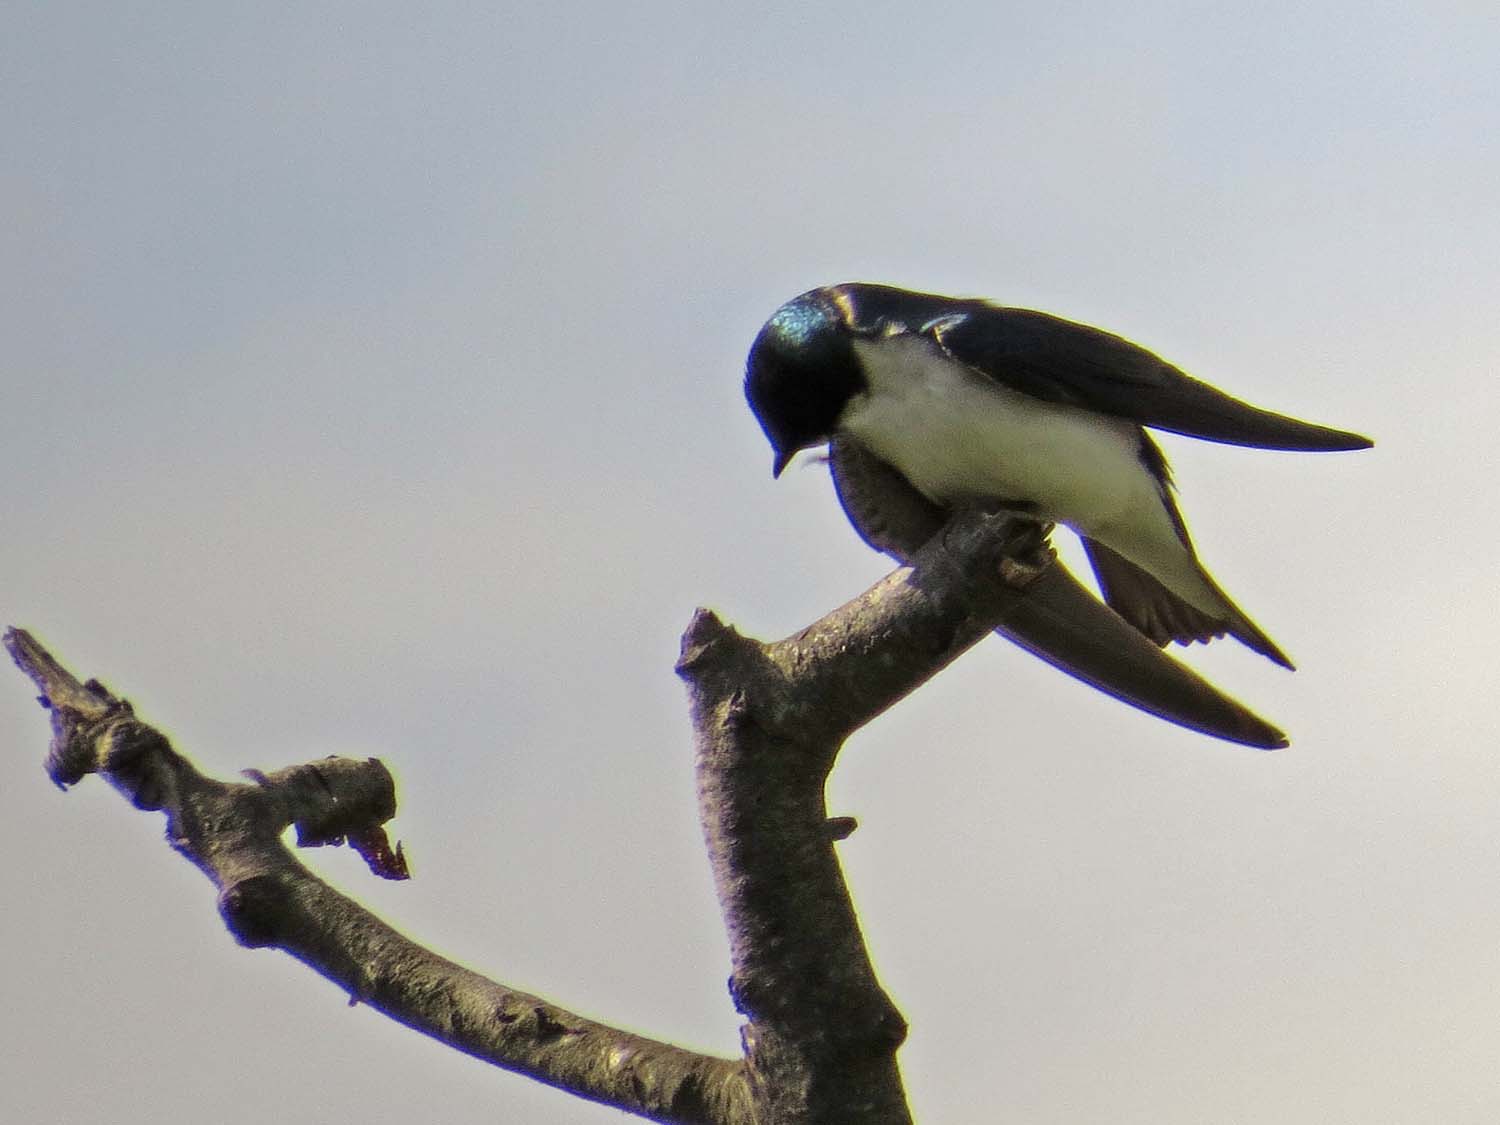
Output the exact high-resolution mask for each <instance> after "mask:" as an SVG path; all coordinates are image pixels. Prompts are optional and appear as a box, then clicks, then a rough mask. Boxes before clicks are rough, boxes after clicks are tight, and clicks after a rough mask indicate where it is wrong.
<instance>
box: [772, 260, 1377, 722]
mask: <svg viewBox="0 0 1500 1125" xmlns="http://www.w3.org/2000/svg"><path fill="white" fill-rule="evenodd" d="M745 394H746V397H747V398H748V399H749V402H750V406H751V409H752V410H753V411H754V413H755V416H756V418H757V419H758V420H759V422H760V424H761V428H762V429H763V430H764V431H765V433H766V436H767V438H769V439H770V442H771V446H772V449H773V450H774V453H775V462H774V466H773V472H774V474H775V475H777V476H779V475H780V474H781V472H782V470H784V469H785V468H786V466H787V464H788V463H789V462H790V461H791V459H792V457H793V456H794V455H795V454H796V453H797V452H798V451H800V450H802V449H806V448H808V447H811V446H815V445H820V444H822V443H824V442H832V443H833V444H832V449H831V461H832V466H833V472H834V483H835V486H836V487H837V488H838V491H839V496H840V500H841V502H842V503H843V505H844V509H845V511H846V513H848V515H849V517H850V520H851V522H852V523H853V524H854V525H855V528H856V530H858V531H859V532H860V534H861V536H862V537H863V538H865V539H866V541H867V542H870V543H871V544H872V545H873V546H875V547H877V548H878V549H880V550H884V551H887V552H889V553H891V554H893V555H895V556H896V557H898V558H902V559H904V558H906V557H907V556H909V555H910V554H912V553H913V552H914V551H915V550H916V549H917V547H920V546H921V544H922V542H924V541H925V539H926V538H927V537H928V536H930V535H931V533H932V532H933V531H935V530H936V529H937V528H938V527H940V526H941V525H942V522H943V521H944V520H945V519H946V518H947V515H948V514H950V513H951V512H952V511H953V510H954V509H956V508H959V507H962V506H966V505H981V506H984V507H992V508H1002V509H1009V510H1014V511H1021V512H1025V513H1028V514H1031V515H1033V516H1034V517H1035V518H1037V519H1038V520H1044V521H1050V522H1056V523H1062V524H1065V525H1066V526H1068V527H1070V528H1072V529H1073V530H1074V531H1076V532H1077V533H1078V534H1079V536H1081V537H1082V539H1083V544H1084V548H1085V551H1086V552H1087V554H1088V557H1089V561H1090V563H1091V564H1092V566H1093V568H1094V572H1095V575H1096V576H1097V578H1098V581H1099V586H1100V590H1101V592H1102V594H1103V597H1104V601H1105V603H1107V604H1108V606H1109V607H1110V609H1112V610H1113V611H1114V612H1115V613H1117V614H1119V616H1120V617H1121V618H1123V619H1124V621H1125V622H1128V623H1129V625H1130V626H1132V627H1133V628H1134V629H1135V630H1138V631H1139V632H1140V633H1141V634H1143V635H1144V636H1145V637H1146V638H1149V640H1150V641H1152V642H1154V643H1155V645H1165V644H1166V643H1167V642H1168V641H1174V640H1175V641H1179V642H1181V643H1188V642H1191V641H1206V640H1208V639H1209V638H1211V637H1216V636H1223V635H1224V634H1226V633H1228V634H1229V635H1231V636H1233V637H1235V638H1237V639H1238V640H1240V641H1241V642H1243V643H1244V644H1245V645H1247V646H1248V647H1250V648H1251V649H1253V650H1254V651H1256V652H1259V653H1262V654H1263V655H1265V656H1267V657H1268V658H1270V659H1271V660H1273V661H1275V662H1276V663H1278V664H1281V665H1283V666H1285V667H1287V668H1290V667H1292V664H1291V661H1290V660H1288V659H1287V657H1286V655H1285V654H1284V653H1283V652H1282V651H1281V650H1280V649H1279V648H1278V647H1277V646H1276V644H1275V643H1274V642H1273V641H1272V640H1271V639H1270V637H1268V636H1267V635H1266V634H1265V633H1264V632H1263V631H1262V630H1261V629H1260V628H1259V627H1258V626H1256V625H1255V624H1254V623H1253V622H1252V621H1251V620H1250V619H1249V618H1248V617H1247V616H1246V615H1245V614H1244V613H1243V612H1242V611H1241V610H1240V609H1239V607H1237V606H1236V605H1235V604H1234V603H1233V602H1232V601H1231V600H1230V599H1229V597H1228V596H1227V595H1226V594H1225V593H1224V591H1223V590H1221V589H1220V588H1219V586H1218V584H1217V583H1215V582H1214V580H1213V579H1212V578H1211V577H1210V576H1209V574H1208V572H1207V571H1206V570H1205V569H1204V568H1203V565H1202V564H1201V563H1200V562H1199V561H1198V557H1197V554H1196V552H1195V551H1194V550H1193V546H1192V542H1191V540H1190V539H1189V537H1188V532H1187V527H1186V525H1185V524H1184V523H1183V519H1182V515H1181V513H1180V512H1179V511H1178V509H1177V504H1176V501H1175V500H1174V499H1173V496H1172V483H1171V477H1170V474H1169V472H1168V469H1167V462H1166V458H1165V457H1164V456H1163V455H1162V452H1161V450H1160V449H1159V448H1158V447H1157V446H1156V444H1155V442H1153V441H1152V440H1151V438H1150V436H1149V435H1148V434H1147V433H1146V430H1145V429H1144V428H1143V427H1146V426H1150V427H1153V428H1156V429H1162V430H1168V431H1171V432H1175V433H1180V434H1186V435H1189V436H1192V437H1198V438H1203V439H1206V440H1209V441H1218V442H1225V443H1228V444H1233V445H1245V446H1255V447H1259V448H1264V449H1284V450H1346V449H1364V448H1367V447H1368V446H1370V445H1371V444H1372V443H1371V442H1370V440H1369V439H1368V438H1365V437H1361V436H1360V435H1358V434H1353V433H1347V432H1345V431H1342V430H1335V429H1329V428H1327V427H1323V426H1317V425H1313V424H1311V423H1307V422H1300V421H1297V420H1296V419H1293V418H1288V417H1286V416H1284V415H1280V414H1273V413H1271V412H1269V411H1266V410H1261V409H1259V408H1257V407H1254V406H1251V405H1249V404H1248V403H1244V402H1241V401H1239V400H1238V399H1235V398H1231V397H1230V396H1229V395H1226V394H1224V393H1222V392H1221V391H1218V390H1215V389H1214V388H1213V387H1210V386H1208V385H1207V384H1206V383H1202V382H1200V381H1198V380H1197V379H1194V378H1192V377H1191V376H1189V375H1186V374H1185V373H1183V372H1182V371H1179V370H1178V369H1177V368H1175V367H1173V366H1172V365H1171V364H1169V363H1167V362H1166V361H1164V360H1162V359H1160V358H1159V357H1157V356H1156V355H1153V354H1152V353H1151V352H1149V351H1147V350H1145V349H1144V348H1141V347H1139V346H1137V345H1135V344H1132V343H1130V342H1129V341H1128V340H1125V339H1122V338H1121V337H1119V336H1115V335H1112V334H1110V333H1108V332H1104V331H1102V330H1100V329H1097V328H1091V327H1089V326H1087V325H1083V324H1076V323H1073V322H1071V321H1067V320H1062V319H1060V318H1058V317H1054V316H1051V315H1048V314H1046V313H1042V312H1035V311H1032V310H1029V309H1017V308H1005V307H1000V306H996V305H992V304H989V303H988V302H985V301H982V300H976V299H969V298H953V297H942V296H936V295H932V294H926V293H914V292H910V291H908V290H904V289H896V288H893V287H890V286H884V285H872V284H865V283H850V284H844V285H835V286H829V287H826V288H822V289H814V290H811V291H810V292H807V293H804V294H802V295H801V296H800V297H797V298H795V299H793V300H791V301H789V302H787V303H786V304H785V305H783V306H782V307H781V308H780V309H778V310H777V311H776V313H775V314H774V315H773V316H772V317H771V319H770V320H769V321H768V322H767V323H766V325H765V327H764V328H763V329H762V330H761V332H760V334H759V335H758V336H757V337H756V340H755V343H754V345H753V347H752V348H751V351H750V359H749V365H748V368H747V372H746V377H745ZM893 528H894V530H893ZM1051 570H1052V571H1058V572H1061V568H1060V567H1053V568H1051ZM1057 581H1067V582H1072V579H1071V577H1070V576H1068V577H1067V578H1065V579H1057V580H1054V584H1053V592H1054V594H1056V593H1057V591H1058V590H1060V587H1057V586H1056V585H1055V583H1056V582H1057ZM1041 600H1042V601H1043V602H1045V601H1046V599H1045V598H1043V599H1041ZM1088 601H1089V602H1092V604H1093V605H1094V606H1096V607H1098V609H1099V611H1100V612H1099V613H1098V614H1094V613H1091V612H1090V611H1089V610H1087V609H1086V608H1084V606H1083V604H1082V603H1080V602H1078V599H1077V597H1076V596H1075V595H1074V594H1073V592H1072V591H1070V592H1069V594H1068V596H1067V597H1065V598H1063V599H1062V601H1061V602H1058V603H1057V604H1056V605H1054V606H1052V610H1055V611H1057V612H1048V611H1047V610H1046V607H1045V606H1043V605H1039V606H1037V607H1035V609H1036V611H1037V613H1040V614H1041V616H1042V617H1044V618H1051V619H1052V620H1051V621H1050V623H1045V622H1043V623H1039V621H1038V620H1030V621H1023V622H1021V623H1019V625H1018V627H1017V628H1016V629H1015V630H1003V631H1006V632H1008V633H1010V635H1011V636H1012V639H1014V640H1017V641H1019V642H1020V643H1021V644H1022V645H1023V646H1025V647H1027V648H1029V649H1031V650H1032V651H1033V652H1036V653H1037V654H1038V655H1040V656H1042V657H1043V658H1044V659H1048V660H1049V661H1051V662H1052V663H1054V664H1056V665H1057V666H1058V667H1060V668H1062V669H1063V670H1064V671H1068V672H1070V673H1072V674H1073V675H1076V676H1079V677H1080V678H1082V679H1084V680H1086V681H1087V682H1089V683H1092V684H1094V685H1095V686H1097V687H1100V688H1102V689H1103V690H1105V691H1108V692H1110V693H1111V694H1114V695H1116V696H1118V697H1119V698H1122V699H1125V700H1126V701H1127V702H1131V703H1134V704H1135V705H1137V706H1141V707H1144V708H1145V709H1146V710H1149V711H1153V712H1154V713H1156V714H1160V715H1163V716H1164V717H1166V718H1169V719H1172V720H1173V721H1176V722H1180V723H1183V724H1184V725H1187V726H1189V727H1193V728H1194V729H1199V730H1204V731H1206V732H1207V733H1211V734H1217V735H1220V736H1221V737H1226V738H1231V739H1233V740H1235V741H1242V742H1249V743H1251V744H1253V745H1285V738H1284V737H1283V736H1281V734H1280V732H1279V731H1276V730H1275V728H1273V727H1270V726H1269V724H1265V723H1264V721H1263V720H1259V719H1257V718H1255V717H1254V716H1253V715H1250V714H1249V712H1246V711H1245V710H1244V709H1243V708H1242V707H1240V705H1239V704H1236V703H1234V702H1233V701H1232V700H1228V699H1227V697H1224V696H1222V695H1220V694H1219V693H1218V692H1217V690H1216V689H1214V688H1212V687H1211V686H1210V685H1208V684H1206V683H1205V682H1204V681H1202V680H1199V679H1198V678H1197V677H1196V676H1193V675H1192V673H1190V672H1188V671H1187V670H1186V669H1183V668H1182V667H1181V666H1180V665H1178V664H1176V663H1175V662H1173V661H1170V660H1167V659H1166V658H1165V657H1162V658H1161V659H1160V660H1158V661H1155V662H1153V661H1152V660H1151V658H1150V657H1149V656H1146V655H1144V653H1142V652H1141V651H1133V652H1131V653H1129V654H1128V655H1127V656H1123V657H1122V656H1119V654H1118V653H1117V654H1116V659H1115V661H1114V663H1113V665H1112V663H1111V659H1110V656H1109V654H1108V653H1107V652H1106V651H1104V650H1102V649H1100V646H1099V645H1098V643H1093V644H1091V645H1089V646H1086V647H1089V649H1090V653H1089V654H1086V658H1085V659H1083V661H1082V666H1080V658H1079V657H1078V654H1077V651H1076V650H1077V648H1078V645H1079V644H1080V643H1082V642H1084V641H1085V640H1086V634H1087V633H1088V631H1089V630H1094V631H1095V635H1096V642H1097V637H1098V636H1099V635H1102V634H1101V633H1099V631H1100V630H1102V631H1103V632H1104V633H1111V635H1113V636H1114V637H1115V640H1116V642H1118V638H1119V636H1120V634H1119V632H1118V629H1117V623H1116V622H1113V621H1110V615H1108V614H1107V613H1104V611H1103V607H1102V606H1100V605H1099V603H1098V602H1097V601H1095V600H1094V599H1092V598H1089V599H1088ZM1064 602H1065V603H1066V605H1067V607H1066V609H1064V605H1063V603H1064ZM1059 613H1061V614H1062V616H1061V617H1060V616H1059ZM1067 614H1072V615H1073V620H1072V622H1071V624H1068V623H1067V622H1066V616H1067ZM1106 622H1107V623H1108V624H1107V625H1106V624H1105V623H1106ZM1059 630H1061V631H1060V632H1059ZM1065 634H1066V636H1065ZM1147 647H1149V646H1147ZM1137 648H1139V646H1137ZM1153 651H1154V650H1153ZM1156 655H1158V656H1159V655H1160V654H1156ZM1120 660H1124V662H1125V663H1126V664H1130V665H1132V668H1133V670H1131V671H1129V672H1128V673H1126V672H1124V671H1122V670H1121V668H1120V667H1118V664H1119V662H1120ZM1170 670H1175V671H1174V672H1172V674H1173V675H1178V676H1179V678H1180V679H1181V677H1185V679H1181V682H1179V683H1178V684H1177V686H1176V688H1174V689H1172V690H1171V691H1166V692H1165V694H1163V692H1162V691H1161V690H1160V688H1159V686H1158V687H1153V686H1152V681H1153V677H1156V678H1158V679H1159V678H1160V677H1163V676H1167V675H1168V672H1169V671H1170ZM1127 681H1128V682H1127ZM1205 692H1206V693H1207V694H1205ZM1210 696H1212V697H1213V699H1212V700H1211V699H1210V698H1209V697H1210ZM1210 704H1211V706H1210ZM1223 704H1227V705H1228V706H1229V707H1230V708H1232V709H1235V710H1237V711H1238V713H1239V715H1238V718H1237V720H1236V721H1237V722H1238V723H1239V726H1238V727H1234V724H1233V723H1230V722H1229V721H1228V718H1227V717H1226V715H1227V712H1224V707H1223V706H1222V705H1223ZM1205 708H1207V710H1205ZM1210 712H1213V713H1210ZM1247 719H1248V720H1249V721H1251V723H1252V725H1250V726H1247V725H1246V722H1245V720H1247ZM1253 724H1259V729H1254V728H1253ZM1231 728H1233V729H1231Z"/></svg>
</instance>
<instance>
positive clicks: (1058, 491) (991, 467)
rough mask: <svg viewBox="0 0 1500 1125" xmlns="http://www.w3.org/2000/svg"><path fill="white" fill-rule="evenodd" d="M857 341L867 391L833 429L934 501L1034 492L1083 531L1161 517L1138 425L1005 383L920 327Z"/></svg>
mask: <svg viewBox="0 0 1500 1125" xmlns="http://www.w3.org/2000/svg"><path fill="white" fill-rule="evenodd" d="M854 349H855V353H856V354H857V355H858V357H859V359H860V362H861V363H862V364H863V365H864V370H865V375H866V378H867V379H868V381H869V390H868V391H867V392H865V393H863V394H860V395H857V396H855V397H854V398H853V399H851V400H850V402H849V405H848V406H847V407H846V408H845V410H844V413H843V416H842V417H841V418H840V419H839V428H840V429H843V430H846V431H848V432H849V433H850V434H852V435H853V436H854V437H856V438H858V439H859V440H860V441H861V442H862V443H863V444H864V445H866V446H867V447H868V448H869V449H870V450H871V451H872V452H873V453H875V454H876V455H877V456H879V457H881V458H883V459H884V460H886V461H889V462H890V463H891V464H892V465H894V466H895V467H896V468H898V469H900V470H901V472H902V474H903V475H905V476H906V478H907V479H908V480H910V481H911V482H912V484H913V485H915V486H916V487H917V488H918V489H919V490H920V491H921V492H923V493H924V494H925V495H927V496H928V497H929V498H930V499H933V500H936V501H938V502H940V503H955V502H963V501H965V500H977V499H990V500H1011V501H1029V502H1030V503H1033V504H1037V505H1038V506H1039V507H1040V508H1041V510H1042V514H1043V515H1045V516H1046V517H1047V518H1049V519H1053V520H1056V521H1058V522H1059V523H1065V524H1068V525H1069V526H1071V527H1073V528H1074V529H1075V530H1078V531H1082V532H1085V533H1087V532H1089V531H1090V529H1103V528H1105V527H1107V526H1109V525H1111V524H1115V523H1117V522H1119V521H1120V520H1122V519H1124V520H1126V521H1128V522H1135V521H1137V520H1139V519H1141V518H1142V517H1143V516H1145V517H1146V518H1147V519H1148V520H1149V519H1150V518H1151V517H1150V515H1149V514H1148V513H1152V512H1153V510H1154V512H1155V513H1160V516H1159V518H1163V519H1164V518H1165V513H1164V512H1163V511H1162V504H1161V496H1160V493H1159V492H1158V490H1157V483H1156V481H1155V479H1154V478H1153V477H1152V475H1151V474H1150V472H1148V471H1147V469H1146V467H1145V465H1144V464H1142V462H1141V458H1140V431H1139V428H1138V427H1137V426H1135V425H1134V424H1133V423H1130V422H1126V421H1123V420H1121V419H1117V418H1109V417H1106V416H1104V415H1102V414H1095V413H1093V412H1092V411H1088V410H1082V409H1080V408H1078V407H1074V406H1066V405H1059V404H1056V403H1048V402H1042V401H1041V400H1039V399H1035V398H1032V397H1030V396H1029V395H1024V394H1021V393H1019V392H1017V391H1012V390H1010V389H1009V388H1007V387H1003V386H1000V385H999V384H996V383H993V382H991V381H990V380H987V379H985V378H984V377H982V376H980V375H978V374H976V373H975V372H972V371H970V370H969V369H968V368H966V367H963V366H962V365H960V364H958V363H955V362H954V361H953V360H951V359H949V358H948V356H947V355H946V354H945V353H944V352H943V351H942V350H941V349H940V348H938V347H937V346H936V345H935V344H933V343H931V342H930V341H928V340H925V339H923V338H921V337H917V336H888V337H884V338H882V339H878V340H859V339H856V340H855V341H854ZM1132 517H1133V518H1132ZM1152 522H1154V521H1152Z"/></svg>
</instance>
